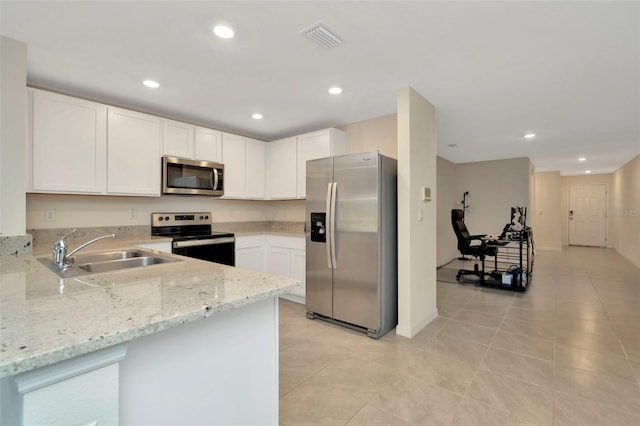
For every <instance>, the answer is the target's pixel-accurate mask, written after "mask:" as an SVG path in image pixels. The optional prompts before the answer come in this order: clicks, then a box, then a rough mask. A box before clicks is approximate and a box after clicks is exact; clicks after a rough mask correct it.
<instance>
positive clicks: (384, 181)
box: [305, 152, 398, 338]
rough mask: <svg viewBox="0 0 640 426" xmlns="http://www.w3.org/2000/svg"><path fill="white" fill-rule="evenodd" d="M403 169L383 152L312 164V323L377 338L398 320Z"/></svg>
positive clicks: (308, 205) (309, 262)
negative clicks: (398, 184) (334, 325)
mask: <svg viewBox="0 0 640 426" xmlns="http://www.w3.org/2000/svg"><path fill="white" fill-rule="evenodd" d="M396 180H397V162H396V160H394V159H392V158H389V157H385V156H383V155H380V154H379V153H378V152H368V153H362V154H349V155H341V156H337V157H329V158H322V159H319V160H311V161H308V162H307V202H306V228H305V229H306V264H307V274H306V305H307V316H308V317H309V318H319V319H324V320H327V321H331V322H336V323H339V324H341V325H345V326H347V327H351V328H356V329H359V330H362V331H365V332H366V333H367V334H368V335H369V336H370V337H374V338H378V337H381V336H382V335H384V334H385V333H386V332H388V331H389V330H391V329H392V328H394V327H395V326H396V324H397V319H398V270H397V268H398V255H397V253H398V250H397V207H396V206H397V195H396V194H397V189H396Z"/></svg>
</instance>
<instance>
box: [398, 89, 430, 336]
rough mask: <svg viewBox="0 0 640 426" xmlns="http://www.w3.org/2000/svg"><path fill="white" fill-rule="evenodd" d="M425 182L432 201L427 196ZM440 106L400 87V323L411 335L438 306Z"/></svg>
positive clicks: (404, 332) (400, 330)
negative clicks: (437, 126) (438, 140)
mask: <svg viewBox="0 0 640 426" xmlns="http://www.w3.org/2000/svg"><path fill="white" fill-rule="evenodd" d="M423 188H429V189H430V190H431V201H424V200H423V193H424V190H423ZM436 190H437V185H436V108H435V107H434V106H433V105H432V104H431V103H429V101H427V100H426V99H424V98H423V97H422V96H420V94H418V93H417V92H416V91H415V90H414V89H412V88H411V87H405V88H402V89H400V90H399V91H398V326H397V328H396V333H397V334H399V335H401V336H405V337H413V336H415V335H416V334H418V332H419V331H420V330H422V329H423V328H424V327H425V326H426V325H427V324H429V323H430V322H431V321H432V320H433V319H434V318H436V317H437V316H438V310H437V308H436V258H437V252H436V224H437V206H436V200H437V194H436Z"/></svg>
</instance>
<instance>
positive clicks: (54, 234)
mask: <svg viewBox="0 0 640 426" xmlns="http://www.w3.org/2000/svg"><path fill="white" fill-rule="evenodd" d="M74 229H77V230H78V231H77V232H75V233H74V234H73V235H69V237H68V238H67V240H68V241H74V240H78V241H79V242H85V241H87V240H90V239H92V238H96V237H99V236H101V235H107V234H116V237H117V238H136V237H148V236H149V235H151V227H150V226H149V225H132V226H96V227H87V228H51V229H27V233H29V234H31V235H32V236H33V244H49V243H53V242H55V241H57V240H59V239H60V238H62V237H63V236H65V235H67V234H69V233H71V232H72V231H73V230H74Z"/></svg>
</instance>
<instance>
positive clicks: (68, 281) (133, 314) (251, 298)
mask: <svg viewBox="0 0 640 426" xmlns="http://www.w3.org/2000/svg"><path fill="white" fill-rule="evenodd" d="M157 241H168V240H167V239H158V238H153V237H148V238H139V237H137V238H132V239H130V240H126V239H125V240H104V242H100V243H96V245H95V246H92V247H91V250H89V248H87V249H85V250H83V251H82V252H83V253H89V252H91V251H96V250H104V249H112V248H118V249H122V248H125V247H126V246H127V244H128V246H132V245H134V242H136V243H144V242H157ZM35 249H36V247H34V253H36V254H37V253H38V251H42V250H44V248H43V247H37V250H35ZM49 251H50V247H48V250H47V252H46V254H45V256H47V255H49ZM162 255H163V256H171V257H176V258H179V259H181V261H180V262H173V263H165V264H157V265H152V266H147V267H142V268H131V269H125V270H120V271H118V272H105V273H99V274H90V275H84V276H80V277H76V278H65V279H61V278H59V277H58V276H57V275H56V274H55V273H53V272H51V271H50V270H49V269H47V268H46V267H45V266H44V265H42V264H41V263H40V262H38V260H37V259H38V257H40V256H41V255H37V256H28V255H18V256H0V315H1V317H0V321H1V322H0V344H1V347H0V378H2V377H7V376H12V375H15V374H19V373H22V372H25V371H29V370H32V369H35V368H39V367H43V366H45V365H49V364H53V363H56V362H58V361H62V360H65V359H69V358H72V357H75V356H78V355H82V354H85V353H89V352H93V351H96V350H99V349H102V348H105V347H108V346H111V345H115V344H118V343H123V342H127V341H130V340H132V339H135V338H137V337H141V336H145V335H148V334H151V333H155V332H158V331H161V330H164V329H167V328H170V327H174V326H177V325H180V324H183V323H187V322H191V321H196V320H200V319H203V318H207V317H210V316H214V315H215V314H216V312H223V311H227V310H231V309H235V308H240V307H242V306H246V305H249V304H251V303H255V302H258V301H260V300H264V299H267V298H270V297H275V296H278V295H280V294H285V293H288V292H289V291H291V290H293V289H294V288H295V287H296V286H298V285H299V282H298V281H295V280H292V279H287V278H283V277H276V276H272V275H268V274H262V273H258V272H252V271H247V270H243V269H238V268H234V267H230V266H226V265H220V264H217V263H212V262H205V261H201V260H197V259H191V258H186V257H181V256H176V255H172V254H166V253H163V254H162Z"/></svg>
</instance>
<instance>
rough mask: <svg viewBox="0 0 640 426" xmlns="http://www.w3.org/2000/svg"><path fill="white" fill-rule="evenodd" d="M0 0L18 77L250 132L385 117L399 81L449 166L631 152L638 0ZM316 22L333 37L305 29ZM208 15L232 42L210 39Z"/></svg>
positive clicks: (576, 165) (293, 130)
mask: <svg viewBox="0 0 640 426" xmlns="http://www.w3.org/2000/svg"><path fill="white" fill-rule="evenodd" d="M0 7H1V10H0V11H1V22H0V24H1V25H0V29H1V30H0V32H1V33H2V35H4V36H7V37H11V38H14V39H17V40H20V41H23V42H25V43H27V45H28V77H27V78H28V83H29V84H31V85H35V86H39V87H45V88H50V89H54V90H58V91H62V92H65V93H69V94H75V95H80V96H83V97H87V98H91V99H96V100H99V101H101V102H105V103H111V104H115V105H120V106H123V107H127V108H132V109H138V110H142V111H146V112H150V113H156V114H159V115H163V116H168V117H173V118H176V119H179V120H183V121H189V122H192V123H196V124H201V125H205V126H209V127H214V128H218V129H221V130H227V131H231V132H236V133H240V134H243V135H247V136H251V137H255V138H258V139H262V140H268V141H271V140H276V139H279V138H282V137H286V136H291V135H295V134H299V133H302V132H306V131H311V130H317V129H320V128H324V127H331V126H339V125H342V124H346V123H353V122H357V121H361V120H366V119H369V118H374V117H378V116H382V115H387V114H392V113H395V111H396V96H397V91H398V89H400V88H402V87H405V86H412V87H413V88H414V89H415V90H416V91H417V92H419V93H420V94H421V95H422V96H424V97H425V98H426V99H428V100H429V101H430V102H431V103H433V104H434V105H435V106H436V108H437V126H438V128H437V138H438V147H437V151H438V155H440V156H441V157H444V158H446V159H448V160H450V161H453V162H455V163H461V162H470V161H480V160H492V159H503V158H514V157H525V156H526V157H529V158H530V159H531V160H532V162H533V163H534V165H535V166H536V170H537V171H551V170H559V171H561V173H562V174H563V175H576V174H583V173H584V172H585V170H587V169H589V170H591V171H592V173H610V172H613V171H615V170H616V169H617V168H618V167H620V166H621V165H623V164H624V163H626V162H627V161H629V160H630V159H632V158H633V157H635V156H636V155H638V154H639V153H640V106H639V104H640V84H639V81H640V66H639V63H640V3H639V2H636V1H629V2H617V1H614V2H610V1H604V2H591V1H583V2H575V1H571V2H554V1H551V2H545V1H531V2H523V1H518V2H507V1H497V2H485V1H470V2H453V1H442V2H437V1H423V2H420V1H412V2H399V1H386V2H383V1H375V2H365V1H357V2H356V1H350V2H327V1H297V2H285V1H278V2H266V1H252V2H249V1H229V2H219V1H194V2H191V1H141V2H134V1H71V2H60V1H7V0H3V1H2V2H1V6H0ZM317 22H323V23H325V24H326V25H328V26H329V27H330V28H331V29H333V30H334V31H335V32H336V33H338V34H339V35H340V36H341V37H342V38H343V40H344V43H342V44H341V45H339V46H337V47H334V48H325V47H323V46H320V45H319V44H316V43H315V42H313V41H311V40H310V39H308V38H306V37H304V36H303V35H302V34H301V31H302V30H303V29H305V28H307V27H309V26H311V25H313V24H315V23H317ZM219 23H227V24H228V25H230V26H232V27H233V29H234V30H235V33H236V36H235V38H233V39H230V40H223V39H219V38H217V37H215V36H214V35H213V34H212V32H211V27H212V26H214V25H216V24H219ZM144 79H153V80H156V81H158V82H159V83H160V85H161V86H160V88H158V89H155V90H154V89H148V88H146V87H144V86H143V85H142V84H141V82H142V80H144ZM331 86H340V87H342V88H343V93H342V94H341V95H330V94H329V93H327V89H328V88H329V87H331ZM254 112H259V113H261V114H263V115H264V118H263V119H262V120H253V119H252V118H251V114H252V113H254ZM529 132H533V133H535V134H536V137H535V138H533V139H531V140H526V139H524V134H525V133H529ZM450 145H453V146H450ZM580 156H584V157H586V158H587V160H586V161H584V162H582V163H580V162H578V161H577V159H578V157H580Z"/></svg>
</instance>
